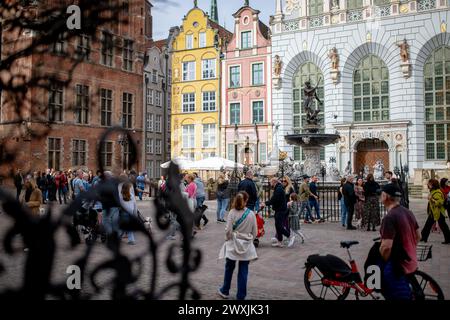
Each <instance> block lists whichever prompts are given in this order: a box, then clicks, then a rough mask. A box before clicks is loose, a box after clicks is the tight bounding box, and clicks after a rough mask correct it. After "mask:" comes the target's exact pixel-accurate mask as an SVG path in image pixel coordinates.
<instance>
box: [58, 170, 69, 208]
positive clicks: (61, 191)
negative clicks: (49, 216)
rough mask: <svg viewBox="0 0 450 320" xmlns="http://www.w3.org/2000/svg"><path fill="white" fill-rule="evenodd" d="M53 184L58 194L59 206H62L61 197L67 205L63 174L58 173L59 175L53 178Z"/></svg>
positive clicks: (65, 182)
mask: <svg viewBox="0 0 450 320" xmlns="http://www.w3.org/2000/svg"><path fill="white" fill-rule="evenodd" d="M55 184H56V190H57V192H58V198H59V204H62V199H61V195H62V196H63V198H64V204H67V198H66V194H67V184H68V182H67V177H66V175H65V174H64V172H62V171H59V173H58V174H57V175H56V176H55Z"/></svg>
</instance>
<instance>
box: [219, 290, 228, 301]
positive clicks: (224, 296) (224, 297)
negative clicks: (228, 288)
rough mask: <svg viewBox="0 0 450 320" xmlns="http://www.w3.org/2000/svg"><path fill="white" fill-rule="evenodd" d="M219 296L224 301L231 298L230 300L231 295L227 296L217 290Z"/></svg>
mask: <svg viewBox="0 0 450 320" xmlns="http://www.w3.org/2000/svg"><path fill="white" fill-rule="evenodd" d="M217 294H218V295H219V296H221V297H222V298H223V299H229V298H230V296H229V295H226V294H224V293H222V291H220V289H219V290H217Z"/></svg>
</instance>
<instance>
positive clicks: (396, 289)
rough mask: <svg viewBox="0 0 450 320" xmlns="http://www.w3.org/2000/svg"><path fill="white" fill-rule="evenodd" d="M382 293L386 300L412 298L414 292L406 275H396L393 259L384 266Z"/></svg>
mask: <svg viewBox="0 0 450 320" xmlns="http://www.w3.org/2000/svg"><path fill="white" fill-rule="evenodd" d="M382 270H383V281H382V293H383V296H384V298H385V299H386V300H411V299H412V292H411V288H410V286H409V281H408V279H407V278H406V276H405V275H396V274H395V273H394V268H393V265H392V262H391V261H388V262H387V263H385V264H384V267H382Z"/></svg>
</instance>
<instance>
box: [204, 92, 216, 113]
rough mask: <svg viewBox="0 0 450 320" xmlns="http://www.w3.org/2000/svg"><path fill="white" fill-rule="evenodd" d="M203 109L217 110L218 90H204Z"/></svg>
mask: <svg viewBox="0 0 450 320" xmlns="http://www.w3.org/2000/svg"><path fill="white" fill-rule="evenodd" d="M203 111H216V92H215V91H207V92H203Z"/></svg>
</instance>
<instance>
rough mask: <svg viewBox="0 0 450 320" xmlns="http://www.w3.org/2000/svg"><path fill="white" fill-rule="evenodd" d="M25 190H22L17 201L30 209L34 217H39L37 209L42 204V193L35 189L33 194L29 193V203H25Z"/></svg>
mask: <svg viewBox="0 0 450 320" xmlns="http://www.w3.org/2000/svg"><path fill="white" fill-rule="evenodd" d="M26 191H27V190H26V189H23V190H22V192H21V194H20V197H19V201H20V203H21V204H23V205H26V206H27V207H28V208H30V210H31V212H32V213H33V215H35V216H39V208H40V207H41V204H42V192H41V190H40V189H39V188H35V189H34V190H33V192H31V196H30V201H28V202H25V193H26Z"/></svg>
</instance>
